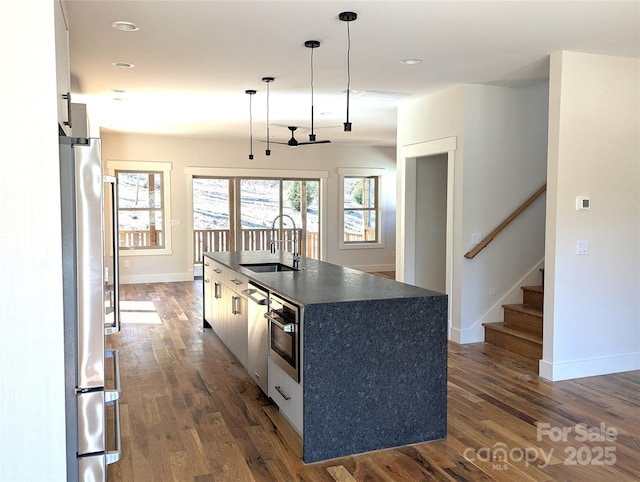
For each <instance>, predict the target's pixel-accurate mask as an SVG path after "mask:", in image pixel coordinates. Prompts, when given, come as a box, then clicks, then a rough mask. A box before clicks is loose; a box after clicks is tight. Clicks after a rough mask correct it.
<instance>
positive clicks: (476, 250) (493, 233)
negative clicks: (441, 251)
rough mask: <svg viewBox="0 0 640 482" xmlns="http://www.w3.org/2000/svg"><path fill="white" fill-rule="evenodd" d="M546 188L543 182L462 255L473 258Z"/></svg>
mask: <svg viewBox="0 0 640 482" xmlns="http://www.w3.org/2000/svg"><path fill="white" fill-rule="evenodd" d="M546 190H547V185H546V184H545V185H544V186H542V187H541V188H540V189H538V190H537V191H536V192H535V193H534V194H533V195H532V196H531V197H530V198H529V199H527V200H526V201H525V202H523V203H522V205H521V206H520V207H519V208H518V209H516V210H515V211H514V212H513V213H511V215H510V216H509V217H508V218H507V219H505V220H504V221H502V223H500V225H499V226H498V227H497V228H496V229H494V230H493V231H491V233H490V234H489V235H488V236H487V237H486V238H484V239H483V240H482V242H481V243H480V244H478V245H477V246H476V247H475V248H473V249H472V250H471V251H469V252H467V253H466V254H465V255H464V257H465V258H467V259H473V258H475V256H476V255H477V254H478V253H479V252H480V251H482V250H483V249H484V248H486V247H487V245H488V244H489V243H490V242H491V241H493V238H495V237H496V236H497V235H498V234H500V233H501V232H502V230H503V229H504V228H506V227H507V226H508V225H509V224H510V223H511V221H513V220H514V219H515V218H517V217H518V216H519V215H520V213H521V212H522V211H524V210H525V209H527V208H528V207H529V206H531V204H533V202H534V201H535V200H536V199H538V198H539V197H540V196H541V195H542V193H544V192H545V191H546Z"/></svg>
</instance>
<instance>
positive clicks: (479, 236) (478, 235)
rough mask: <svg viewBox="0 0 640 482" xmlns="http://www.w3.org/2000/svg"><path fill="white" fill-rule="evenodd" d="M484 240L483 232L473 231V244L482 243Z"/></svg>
mask: <svg viewBox="0 0 640 482" xmlns="http://www.w3.org/2000/svg"><path fill="white" fill-rule="evenodd" d="M481 241H482V233H471V244H480V242H481Z"/></svg>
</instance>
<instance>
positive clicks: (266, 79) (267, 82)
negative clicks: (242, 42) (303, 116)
mask: <svg viewBox="0 0 640 482" xmlns="http://www.w3.org/2000/svg"><path fill="white" fill-rule="evenodd" d="M274 80H275V78H274V77H262V82H265V83H266V84H267V150H266V151H264V153H265V155H267V156H270V155H271V149H270V145H269V138H270V134H269V84H270V83H271V82H273V81H274Z"/></svg>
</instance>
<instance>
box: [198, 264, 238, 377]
mask: <svg viewBox="0 0 640 482" xmlns="http://www.w3.org/2000/svg"><path fill="white" fill-rule="evenodd" d="M204 284H205V287H204V290H203V291H204V292H203V294H204V300H203V305H204V306H203V308H204V319H205V320H206V321H207V322H208V323H209V324H210V325H211V328H213V330H214V331H215V332H216V335H218V337H219V338H220V340H222V342H223V343H224V344H225V345H226V347H227V348H228V349H229V350H230V351H231V353H233V354H234V356H235V357H236V358H237V359H238V360H239V361H240V363H242V365H243V366H244V367H246V366H247V298H246V296H245V295H243V294H242V290H243V289H246V285H247V279H246V278H244V277H242V276H240V275H239V274H237V273H236V272H235V271H233V270H230V269H229V268H227V267H225V266H223V265H221V264H220V263H217V262H215V261H213V260H211V259H210V258H207V257H205V260H204Z"/></svg>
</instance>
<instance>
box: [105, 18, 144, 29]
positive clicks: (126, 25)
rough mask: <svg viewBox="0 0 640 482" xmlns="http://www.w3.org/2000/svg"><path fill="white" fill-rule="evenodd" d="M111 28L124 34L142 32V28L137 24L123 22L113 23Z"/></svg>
mask: <svg viewBox="0 0 640 482" xmlns="http://www.w3.org/2000/svg"><path fill="white" fill-rule="evenodd" d="M111 26H112V27H113V28H115V29H116V30H122V31H123V32H135V31H136V30H140V28H139V27H138V26H137V25H136V24H135V23H132V22H123V21H121V20H118V21H117V22H113V23H112V24H111Z"/></svg>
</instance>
